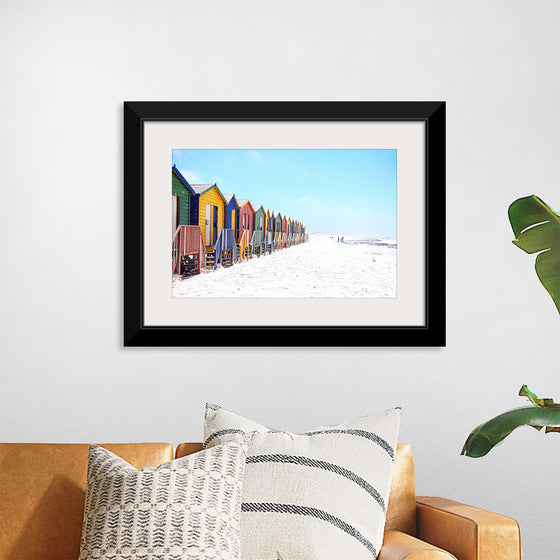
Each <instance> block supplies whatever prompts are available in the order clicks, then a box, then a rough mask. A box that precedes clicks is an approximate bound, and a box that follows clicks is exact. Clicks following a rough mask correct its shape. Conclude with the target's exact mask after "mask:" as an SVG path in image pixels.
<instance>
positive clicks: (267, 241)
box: [264, 208, 272, 253]
mask: <svg viewBox="0 0 560 560" xmlns="http://www.w3.org/2000/svg"><path fill="white" fill-rule="evenodd" d="M264 252H265V253H272V230H271V229H270V210H269V209H268V208H265V209H264Z"/></svg>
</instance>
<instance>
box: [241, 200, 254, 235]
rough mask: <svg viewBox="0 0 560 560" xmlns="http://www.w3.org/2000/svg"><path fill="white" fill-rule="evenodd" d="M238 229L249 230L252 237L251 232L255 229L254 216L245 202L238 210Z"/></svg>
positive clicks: (249, 205) (248, 204) (249, 204)
mask: <svg viewBox="0 0 560 560" xmlns="http://www.w3.org/2000/svg"><path fill="white" fill-rule="evenodd" d="M239 216H240V220H239V229H247V230H249V233H250V236H252V235H253V230H254V227H255V214H254V212H253V207H252V206H251V203H250V202H246V203H245V204H244V205H243V206H242V207H241V208H240V209H239Z"/></svg>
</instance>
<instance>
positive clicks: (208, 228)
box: [191, 183, 226, 269]
mask: <svg viewBox="0 0 560 560" xmlns="http://www.w3.org/2000/svg"><path fill="white" fill-rule="evenodd" d="M191 187H192V188H193V190H194V192H195V193H196V195H197V197H198V204H197V206H198V225H199V227H200V229H201V232H202V238H203V239H204V244H205V246H206V255H205V259H206V268H207V269H211V268H215V267H216V253H215V249H214V245H215V243H216V241H217V240H218V235H219V233H220V230H221V229H222V228H223V227H224V217H225V208H226V199H225V198H224V195H223V194H222V193H221V191H220V189H219V188H218V185H216V183H214V184H212V185H210V184H195V185H193V184H191Z"/></svg>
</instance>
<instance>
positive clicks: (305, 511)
mask: <svg viewBox="0 0 560 560" xmlns="http://www.w3.org/2000/svg"><path fill="white" fill-rule="evenodd" d="M241 511H243V512H260V513H289V514H294V515H306V516H310V517H315V518H316V519H320V520H322V521H326V522H327V523H330V524H331V525H334V526H335V527H338V529H340V530H341V531H344V532H345V533H347V534H348V535H350V536H352V537H354V538H355V539H356V540H357V541H359V542H360V543H361V544H363V545H364V546H365V547H366V548H367V549H368V550H369V551H370V552H371V554H372V556H373V557H374V558H376V557H377V550H376V549H375V547H374V546H373V544H372V543H371V542H370V541H368V539H366V538H365V537H364V536H363V535H362V533H360V531H358V530H357V529H356V528H354V527H352V525H349V524H348V523H346V522H344V521H342V519H339V518H338V517H335V516H334V515H331V514H330V513H327V512H326V511H323V510H322V509H317V508H312V507H307V506H298V505H295V504H273V503H264V502H252V503H251V502H249V503H242V504H241Z"/></svg>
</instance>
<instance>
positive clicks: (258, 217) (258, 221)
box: [255, 206, 265, 232]
mask: <svg viewBox="0 0 560 560" xmlns="http://www.w3.org/2000/svg"><path fill="white" fill-rule="evenodd" d="M264 218H265V215H264V209H263V207H262V206H261V207H260V208H259V209H258V210H257V211H256V212H255V230H257V231H259V230H260V231H262V232H264Z"/></svg>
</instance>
